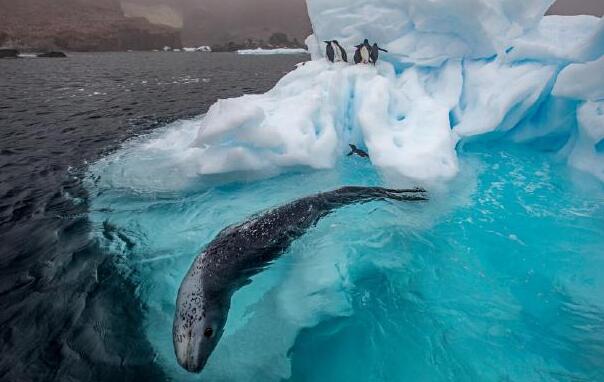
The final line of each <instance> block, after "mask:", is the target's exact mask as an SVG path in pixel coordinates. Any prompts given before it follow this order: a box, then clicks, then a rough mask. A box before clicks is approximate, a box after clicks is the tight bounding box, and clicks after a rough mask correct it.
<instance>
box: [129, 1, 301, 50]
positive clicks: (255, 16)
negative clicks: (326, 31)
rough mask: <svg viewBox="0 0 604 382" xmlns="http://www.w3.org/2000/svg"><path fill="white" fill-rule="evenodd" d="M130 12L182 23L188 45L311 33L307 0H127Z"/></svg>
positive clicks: (294, 36) (160, 20) (176, 25)
mask: <svg viewBox="0 0 604 382" xmlns="http://www.w3.org/2000/svg"><path fill="white" fill-rule="evenodd" d="M122 6H123V8H124V10H125V12H126V14H127V15H130V16H140V17H145V18H146V19H148V20H151V21H152V22H156V23H161V24H165V25H171V26H175V27H182V40H183V43H184V44H185V45H187V46H198V45H216V44H221V45H225V44H228V43H229V42H233V43H235V44H237V45H239V44H241V43H246V41H247V40H255V41H260V40H264V41H265V42H268V40H269V38H270V37H271V36H272V35H274V34H275V33H285V34H286V35H287V36H288V38H289V40H290V41H293V40H294V39H297V40H298V41H299V42H301V43H302V42H303V41H304V39H305V38H306V37H307V36H308V35H309V34H311V33H312V32H311V31H312V28H311V26H310V21H309V19H308V12H307V9H306V1H305V0H123V1H122Z"/></svg>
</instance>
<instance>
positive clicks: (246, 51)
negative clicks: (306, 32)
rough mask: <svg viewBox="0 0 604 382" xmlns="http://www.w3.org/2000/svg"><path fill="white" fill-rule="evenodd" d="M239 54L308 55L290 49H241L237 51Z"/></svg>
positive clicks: (305, 52)
mask: <svg viewBox="0 0 604 382" xmlns="http://www.w3.org/2000/svg"><path fill="white" fill-rule="evenodd" d="M237 53H239V54H248V55H261V56H264V55H271V54H308V52H307V51H306V49H292V48H276V49H262V48H257V49H241V50H238V51H237Z"/></svg>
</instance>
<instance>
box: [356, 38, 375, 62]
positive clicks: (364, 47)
mask: <svg viewBox="0 0 604 382" xmlns="http://www.w3.org/2000/svg"><path fill="white" fill-rule="evenodd" d="M356 48H357V50H356V51H355V52H354V63H355V64H360V63H363V64H368V63H369V62H370V60H371V45H369V40H367V39H365V41H363V43H362V44H361V45H357V46H356Z"/></svg>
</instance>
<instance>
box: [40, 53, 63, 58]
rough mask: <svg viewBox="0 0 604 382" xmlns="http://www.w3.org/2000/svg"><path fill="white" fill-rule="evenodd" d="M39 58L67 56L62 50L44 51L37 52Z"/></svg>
mask: <svg viewBox="0 0 604 382" xmlns="http://www.w3.org/2000/svg"><path fill="white" fill-rule="evenodd" d="M38 57H39V58H64V57H67V55H65V53H63V52H46V53H40V54H38Z"/></svg>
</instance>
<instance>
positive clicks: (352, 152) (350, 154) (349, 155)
mask: <svg viewBox="0 0 604 382" xmlns="http://www.w3.org/2000/svg"><path fill="white" fill-rule="evenodd" d="M353 154H354V151H351V152H349V153H348V155H346V156H347V157H351V156H352V155H353Z"/></svg>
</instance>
